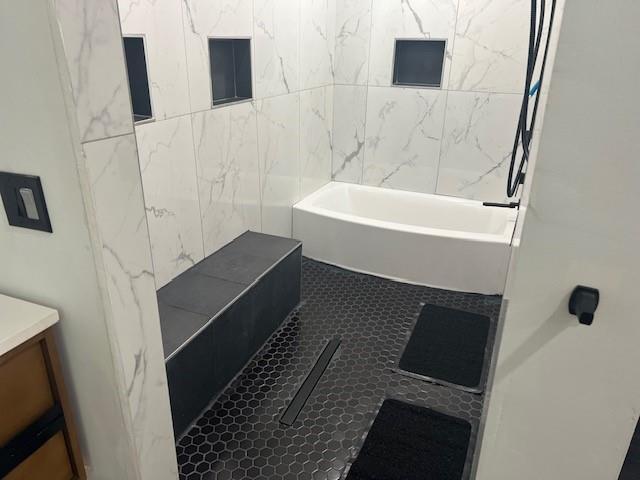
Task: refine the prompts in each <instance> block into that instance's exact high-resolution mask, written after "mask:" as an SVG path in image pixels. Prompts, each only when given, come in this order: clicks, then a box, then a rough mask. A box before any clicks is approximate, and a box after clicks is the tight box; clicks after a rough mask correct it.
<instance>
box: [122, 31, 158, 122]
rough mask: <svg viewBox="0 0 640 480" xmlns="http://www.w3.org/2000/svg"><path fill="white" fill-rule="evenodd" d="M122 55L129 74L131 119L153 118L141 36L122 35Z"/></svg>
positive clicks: (141, 120) (144, 119)
mask: <svg viewBox="0 0 640 480" xmlns="http://www.w3.org/2000/svg"><path fill="white" fill-rule="evenodd" d="M123 42H124V56H125V58H126V61H127V72H128V74H129V91H130V92H131V106H132V108H133V121H134V122H144V121H149V120H151V119H153V112H152V111H151V94H150V93H149V76H148V74H147V56H146V54H145V45H144V38H143V37H124V38H123Z"/></svg>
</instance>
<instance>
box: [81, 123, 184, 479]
mask: <svg viewBox="0 0 640 480" xmlns="http://www.w3.org/2000/svg"><path fill="white" fill-rule="evenodd" d="M83 152H84V159H85V163H86V168H87V172H88V177H89V181H90V187H91V194H92V199H93V209H94V210H95V218H96V226H97V230H98V232H97V233H98V236H99V238H100V242H101V247H102V248H101V251H102V262H103V265H104V274H105V277H106V282H107V284H106V294H107V295H108V297H109V312H110V317H111V318H110V335H111V336H112V341H113V342H114V343H115V345H114V348H115V351H117V352H118V353H119V356H118V358H119V359H120V362H121V367H122V369H123V383H124V392H123V395H124V396H125V398H124V399H123V402H124V403H125V404H126V405H127V406H128V410H129V414H130V416H131V422H132V435H133V442H134V445H135V447H136V449H137V452H138V461H139V468H140V475H141V478H157V479H166V480H169V479H175V478H176V475H177V466H176V458H175V454H174V438H173V429H172V427H171V420H170V413H169V412H170V409H169V394H168V389H167V380H166V372H165V369H164V355H163V352H162V341H161V337H160V321H159V316H158V306H157V301H156V294H155V283H154V274H153V265H152V260H151V251H150V248H149V232H148V230H147V221H146V215H145V210H144V202H143V197H142V182H141V179H140V170H139V166H138V158H137V153H136V144H135V138H134V136H133V135H125V136H120V137H116V138H111V139H105V140H101V141H97V142H91V143H87V144H85V145H84V146H83Z"/></svg>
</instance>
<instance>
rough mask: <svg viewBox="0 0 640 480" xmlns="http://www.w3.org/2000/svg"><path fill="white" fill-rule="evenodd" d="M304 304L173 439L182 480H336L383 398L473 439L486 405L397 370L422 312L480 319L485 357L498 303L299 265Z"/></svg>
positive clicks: (325, 267)
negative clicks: (456, 421) (421, 410)
mask: <svg viewBox="0 0 640 480" xmlns="http://www.w3.org/2000/svg"><path fill="white" fill-rule="evenodd" d="M302 292H303V297H302V300H303V301H302V303H301V306H300V308H299V309H298V310H297V311H295V312H293V313H292V314H291V315H290V316H289V317H288V318H287V319H286V321H285V322H284V323H283V324H282V326H281V328H280V329H279V330H277V331H276V332H275V333H274V334H273V335H272V336H271V338H270V339H269V340H268V341H267V343H266V344H265V345H264V347H263V348H262V349H261V350H260V351H259V353H258V354H257V355H256V356H255V357H254V358H253V359H252V360H251V362H250V363H249V364H248V365H247V366H246V368H245V369H244V370H243V371H242V372H241V373H240V374H239V375H238V376H237V377H236V378H235V379H234V380H233V381H232V382H231V383H230V384H229V386H228V387H227V388H226V389H225V390H224V391H223V392H222V394H221V395H220V396H219V397H218V398H217V399H216V400H215V402H214V403H213V404H211V405H210V406H209V408H207V409H206V410H205V411H204V412H203V413H202V415H201V416H200V417H199V418H198V419H197V420H196V422H195V423H194V424H193V426H192V428H191V429H190V430H189V431H188V432H187V433H186V434H185V435H183V436H182V437H177V438H178V444H177V447H176V449H177V454H178V463H179V468H180V479H181V480H212V479H214V478H215V479H234V478H240V479H272V478H277V479H280V480H314V479H324V480H328V479H333V480H337V479H339V478H341V475H343V474H344V472H345V470H346V468H347V467H348V465H349V464H350V463H351V462H353V460H354V459H355V457H356V455H357V454H358V452H359V449H360V448H361V446H362V443H363V441H364V440H363V439H364V437H365V435H366V433H367V431H368V429H369V428H370V426H371V424H372V422H373V420H374V418H375V416H376V413H377V412H378V410H379V408H380V405H381V404H382V401H383V400H384V399H385V398H389V397H392V398H395V399H398V400H402V401H405V402H410V403H413V404H416V405H419V406H425V407H428V408H431V409H434V410H437V411H440V412H442V413H444V414H447V415H452V416H455V417H458V418H462V419H464V420H465V421H468V422H470V423H471V425H472V427H474V425H475V426H476V427H477V423H478V421H479V418H480V415H481V412H482V405H483V395H481V394H473V393H470V392H465V391H461V390H459V389H453V388H449V387H447V386H441V385H435V384H432V383H429V382H425V381H423V380H418V379H415V378H412V377H408V376H406V375H401V374H399V373H397V372H396V371H395V370H394V366H395V364H396V363H397V360H398V357H399V355H400V353H401V352H402V350H403V348H404V346H405V344H406V339H407V335H408V333H409V332H410V331H411V328H412V327H413V324H414V322H415V319H416V316H417V315H418V313H419V311H420V309H421V306H422V304H423V303H432V304H435V305H440V306H445V307H451V308H458V309H461V310H465V311H469V312H473V313H478V314H481V315H487V316H489V318H490V319H491V323H492V329H491V332H490V341H489V343H490V345H492V344H493V338H494V335H495V324H496V322H497V319H498V315H499V311H500V304H501V298H500V297H498V296H485V295H475V294H468V293H460V292H451V291H446V290H438V289H434V288H426V287H420V286H415V285H406V284H402V283H397V282H393V281H390V280H385V279H381V278H376V277H373V276H367V275H362V274H357V273H353V272H349V271H346V270H342V269H339V268H336V267H331V266H328V265H325V264H321V263H318V262H314V261H311V260H308V259H304V260H303V285H302ZM335 337H339V338H340V339H341V345H340V348H339V350H338V352H337V353H336V355H335V356H334V359H333V361H332V362H331V363H330V364H329V366H328V367H327V369H326V370H325V372H324V374H323V375H322V378H321V379H320V380H319V382H318V384H317V386H316V388H315V389H314V390H313V392H312V393H311V395H310V396H309V398H308V401H307V404H306V406H305V408H304V409H303V410H302V411H301V412H300V415H299V416H298V419H297V420H296V422H294V424H293V425H292V426H290V427H285V426H283V425H282V424H281V423H280V417H281V414H282V412H283V410H284V409H285V408H286V407H287V405H289V403H290V402H291V399H292V398H293V396H294V395H295V393H296V391H297V389H298V386H299V385H300V384H301V383H302V382H303V381H304V379H305V378H306V376H307V375H308V373H309V371H310V369H311V368H312V366H313V364H314V363H315V361H316V360H317V358H318V356H319V355H320V353H321V352H322V350H323V348H324V347H325V346H326V344H327V342H328V341H329V340H330V339H332V338H335ZM489 356H490V352H489ZM476 432H477V430H476V429H475V428H473V429H472V433H471V438H470V443H469V448H470V450H471V451H473V449H474V448H475V445H476V435H477V433H476ZM468 462H469V460H468ZM466 468H467V471H468V470H469V468H470V464H469V463H467V467H466Z"/></svg>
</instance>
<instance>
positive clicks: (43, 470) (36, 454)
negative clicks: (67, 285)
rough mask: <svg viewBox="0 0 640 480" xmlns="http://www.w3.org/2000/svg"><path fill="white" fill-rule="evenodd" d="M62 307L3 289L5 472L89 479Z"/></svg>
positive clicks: (25, 477) (15, 477) (26, 478)
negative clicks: (62, 344)
mask: <svg viewBox="0 0 640 480" xmlns="http://www.w3.org/2000/svg"><path fill="white" fill-rule="evenodd" d="M58 321H59V316H58V312H57V311H56V310H53V309H50V308H46V307H42V306H40V305H35V304H33V303H29V302H25V301H23V300H18V299H15V298H12V297H8V296H6V295H1V294H0V478H2V479H5V480H45V479H46V480H70V479H85V478H86V474H85V470H84V465H83V462H82V457H81V455H80V449H79V446H78V439H77V433H76V428H75V424H74V421H73V415H72V412H71V410H70V406H69V402H68V399H67V392H66V390H65V385H64V381H63V376H62V370H61V368H60V361H59V359H58V353H57V349H56V342H55V338H54V331H53V328H54V325H55V324H56V323H57V322H58Z"/></svg>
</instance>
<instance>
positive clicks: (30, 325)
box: [0, 294, 59, 355]
mask: <svg viewBox="0 0 640 480" xmlns="http://www.w3.org/2000/svg"><path fill="white" fill-rule="evenodd" d="M58 319H59V317H58V312H57V310H54V309H52V308H47V307H43V306H40V305H36V304H35V303H29V302H25V301H24V300H18V299H17V298H12V297H8V296H6V295H2V294H0V355H4V354H5V353H7V352H8V351H9V350H13V349H14V348H15V347H17V346H18V345H20V344H21V343H24V342H26V341H27V340H29V339H30V338H32V337H35V336H36V335H38V334H39V333H40V332H43V331H44V330H46V329H47V328H49V327H50V326H51V325H53V324H55V323H57V322H58Z"/></svg>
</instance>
